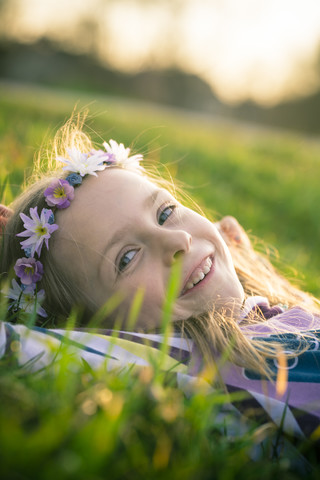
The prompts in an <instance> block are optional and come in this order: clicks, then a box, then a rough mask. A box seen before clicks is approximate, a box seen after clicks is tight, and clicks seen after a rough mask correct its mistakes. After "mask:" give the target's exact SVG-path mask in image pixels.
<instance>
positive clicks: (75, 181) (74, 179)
mask: <svg viewBox="0 0 320 480" xmlns="http://www.w3.org/2000/svg"><path fill="white" fill-rule="evenodd" d="M66 181H67V182H68V183H69V184H70V185H72V186H73V187H75V186H76V185H81V183H82V177H81V175H79V174H78V173H70V175H68V176H67V178H66Z"/></svg>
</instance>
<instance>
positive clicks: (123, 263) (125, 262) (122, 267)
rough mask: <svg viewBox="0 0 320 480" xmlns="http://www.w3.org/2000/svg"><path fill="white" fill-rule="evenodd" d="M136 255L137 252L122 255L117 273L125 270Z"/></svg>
mask: <svg viewBox="0 0 320 480" xmlns="http://www.w3.org/2000/svg"><path fill="white" fill-rule="evenodd" d="M136 253H137V250H129V251H128V252H126V253H125V254H124V255H122V257H121V258H120V261H119V265H118V270H119V272H123V270H125V269H126V267H127V266H128V265H129V263H130V262H131V260H132V259H133V258H134V256H135V254H136Z"/></svg>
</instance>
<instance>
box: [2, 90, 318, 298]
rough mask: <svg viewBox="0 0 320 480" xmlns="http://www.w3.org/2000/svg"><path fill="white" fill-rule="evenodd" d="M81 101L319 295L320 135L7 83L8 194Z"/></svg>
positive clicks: (108, 134) (103, 129)
mask: <svg viewBox="0 0 320 480" xmlns="http://www.w3.org/2000/svg"><path fill="white" fill-rule="evenodd" d="M79 98H80V101H79V106H87V105H89V108H90V111H91V114H92V117H91V121H90V122H89V130H90V128H91V129H92V136H93V138H94V139H95V140H98V141H99V140H101V136H102V137H103V138H104V139H109V138H115V139H116V140H118V141H122V142H124V143H125V144H127V145H128V144H129V145H132V146H133V147H134V149H135V150H137V151H140V152H143V153H144V154H145V155H147V156H148V157H149V158H150V159H151V160H152V161H154V162H161V163H164V164H166V165H167V166H168V168H169V170H170V172H171V174H172V175H173V176H174V177H175V178H177V179H179V180H181V181H182V182H184V183H185V184H186V186H187V187H189V188H188V191H189V193H190V194H191V195H192V196H193V197H194V198H195V200H196V201H197V202H198V203H199V204H200V205H201V206H202V207H203V208H204V209H205V210H206V211H207V212H208V211H209V212H210V211H211V212H212V213H213V216H214V217H217V216H223V215H233V216H235V217H236V218H237V219H238V220H239V222H240V223H241V224H242V225H243V226H244V228H245V229H246V230H248V231H249V232H251V233H252V234H253V235H255V236H258V237H260V238H262V239H263V240H264V241H265V243H266V245H272V246H274V247H275V248H276V249H277V250H278V251H279V256H280V259H281V261H280V262H279V266H280V268H281V269H282V270H283V271H284V273H286V274H288V275H289V276H290V277H294V276H296V280H297V281H298V282H300V283H301V284H302V286H303V287H305V289H306V290H308V291H310V292H311V293H313V294H315V295H317V296H320V275H319V271H320V249H319V248H318V239H319V238H320V223H319V205H320V189H319V178H320V144H319V143H317V142H316V141H315V140H313V141H312V140H310V139H306V138H304V137H295V136H292V135H289V134H281V133H278V132H271V131H265V130H258V129H254V128H253V127H242V128H241V127H239V126H237V125H234V124H223V123H222V124H221V123H219V122H218V121H216V120H215V121H213V120H208V119H207V118H206V117H204V116H195V115H190V114H188V113H185V114H184V113H183V112H181V111H178V110H173V109H172V110H171V111H170V110H169V111H167V110H165V109H156V108H152V107H149V106H148V105H143V104H138V103H137V104H135V103H129V102H121V101H118V102H117V101H115V100H114V99H107V98H105V97H102V98H98V100H97V101H96V102H95V103H92V98H91V97H88V96H85V97H79V94H74V95H72V94H70V93H68V94H66V93H63V94H61V93H60V94H59V93H58V92H54V91H50V90H49V91H47V90H45V89H33V88H31V87H30V88H25V89H14V88H13V87H12V86H11V87H9V86H4V85H2V86H0V108H1V114H0V152H1V157H2V158H1V173H0V175H1V177H2V182H1V184H2V189H3V190H4V194H3V195H4V196H5V197H6V199H7V200H10V199H11V198H12V196H15V195H16V194H17V193H18V192H19V191H20V188H21V187H20V186H21V182H22V180H23V178H24V171H25V169H26V168H27V169H31V166H32V162H33V158H34V155H35V153H36V152H37V151H38V150H39V148H40V147H41V145H42V144H43V141H44V139H50V138H51V137H52V135H53V133H54V132H55V130H56V129H57V127H58V126H61V125H62V123H63V122H64V120H66V119H67V118H68V117H69V115H70V113H71V111H72V109H73V107H74V106H75V104H76V102H77V101H78V100H79ZM90 102H91V104H90ZM27 171H28V170H27ZM8 174H9V186H7V187H6V188H4V186H3V185H4V183H3V182H4V179H5V178H7V175H8ZM3 195H2V196H3ZM0 198H1V197H0ZM295 272H299V273H297V274H296V273H295Z"/></svg>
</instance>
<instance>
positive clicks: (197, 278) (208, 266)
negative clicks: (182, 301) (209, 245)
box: [185, 258, 212, 290]
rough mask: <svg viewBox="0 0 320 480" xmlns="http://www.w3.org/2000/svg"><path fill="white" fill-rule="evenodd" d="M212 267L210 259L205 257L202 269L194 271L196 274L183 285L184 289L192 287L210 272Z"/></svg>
mask: <svg viewBox="0 0 320 480" xmlns="http://www.w3.org/2000/svg"><path fill="white" fill-rule="evenodd" d="M211 267H212V260H211V259H210V258H207V260H206V262H205V264H204V266H203V268H202V271H200V272H196V274H195V275H194V276H193V277H192V278H191V279H190V280H189V282H188V283H187V285H186V286H185V290H190V289H191V288H193V287H194V286H195V285H196V284H197V283H199V282H200V281H201V280H203V279H204V277H205V276H206V275H207V274H208V273H209V272H210V270H211Z"/></svg>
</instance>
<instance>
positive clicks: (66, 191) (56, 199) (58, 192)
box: [44, 179, 74, 208]
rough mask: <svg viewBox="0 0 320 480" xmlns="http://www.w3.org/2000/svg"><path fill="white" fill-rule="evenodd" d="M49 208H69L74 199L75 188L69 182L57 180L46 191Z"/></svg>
mask: <svg viewBox="0 0 320 480" xmlns="http://www.w3.org/2000/svg"><path fill="white" fill-rule="evenodd" d="M44 196H45V198H46V202H47V204H48V205H49V207H57V208H67V207H69V205H70V202H71V200H73V198H74V188H73V186H72V185H70V183H69V182H68V181H67V180H61V179H56V180H53V182H52V183H51V184H50V185H49V187H48V188H47V189H46V190H45V191H44Z"/></svg>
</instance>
